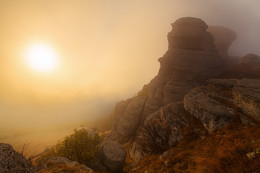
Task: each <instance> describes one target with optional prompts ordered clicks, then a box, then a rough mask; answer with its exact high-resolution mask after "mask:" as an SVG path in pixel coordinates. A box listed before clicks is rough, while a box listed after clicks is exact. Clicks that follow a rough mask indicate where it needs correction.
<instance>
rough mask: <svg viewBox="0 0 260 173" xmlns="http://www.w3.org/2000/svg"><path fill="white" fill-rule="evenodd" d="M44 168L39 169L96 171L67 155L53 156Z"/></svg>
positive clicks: (44, 171)
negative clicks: (68, 157) (66, 156)
mask: <svg viewBox="0 0 260 173" xmlns="http://www.w3.org/2000/svg"><path fill="white" fill-rule="evenodd" d="M44 167H45V168H44V169H41V170H39V173H52V172H55V173H64V172H73V173H94V171H93V170H92V169H90V168H88V167H87V166H85V165H82V164H79V163H78V162H76V161H71V160H69V159H67V158H65V157H52V158H50V159H48V160H47V161H46V162H45V163H44Z"/></svg>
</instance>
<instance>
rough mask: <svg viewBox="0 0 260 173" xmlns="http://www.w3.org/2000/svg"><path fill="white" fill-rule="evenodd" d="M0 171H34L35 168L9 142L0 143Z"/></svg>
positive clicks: (29, 172)
mask: <svg viewBox="0 0 260 173" xmlns="http://www.w3.org/2000/svg"><path fill="white" fill-rule="evenodd" d="M0 172H2V173H9V172H10V173H11V172H13V173H36V170H35V168H34V167H33V165H32V164H31V162H29V161H28V160H27V159H25V158H24V157H23V155H22V154H19V153H17V152H16V151H15V150H14V149H13V147H12V146H11V145H9V144H4V143H0Z"/></svg>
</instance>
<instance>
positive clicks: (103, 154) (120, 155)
mask: <svg viewBox="0 0 260 173" xmlns="http://www.w3.org/2000/svg"><path fill="white" fill-rule="evenodd" d="M125 159H126V150H125V148H124V147H123V146H122V145H121V144H119V143H117V142H114V141H105V142H104V143H103V144H102V146H101V148H100V150H99V153H98V155H97V156H96V157H95V158H94V159H93V160H92V161H91V163H90V167H91V168H93V169H94V170H95V171H100V172H113V173H114V172H115V173H116V172H121V171H122V168H123V166H124V163H125Z"/></svg>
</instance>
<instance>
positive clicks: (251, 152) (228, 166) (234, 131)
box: [130, 125, 260, 173]
mask: <svg viewBox="0 0 260 173" xmlns="http://www.w3.org/2000/svg"><path fill="white" fill-rule="evenodd" d="M259 148H260V126H259V125H256V126H252V127H233V128H231V129H223V130H219V131H218V132H216V133H215V134H212V135H209V136H206V137H203V138H201V139H199V140H194V141H190V142H187V141H182V142H180V143H179V144H178V145H177V146H176V147H174V148H171V149H170V150H168V155H166V156H165V157H161V158H160V155H153V156H149V157H146V158H144V159H142V160H141V161H140V162H139V164H137V165H135V166H134V167H132V168H130V170H131V171H132V172H145V171H147V172H151V173H153V172H154V173H155V172H156V173H159V172H163V173H167V172H202V173H203V172H205V173H206V172H207V173H211V172H212V173H213V172H214V173H215V172H218V173H226V172H229V173H239V172H260V165H259V162H260V153H259V152H258V150H259Z"/></svg>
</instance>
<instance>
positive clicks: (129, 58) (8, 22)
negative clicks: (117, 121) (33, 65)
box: [0, 0, 260, 127]
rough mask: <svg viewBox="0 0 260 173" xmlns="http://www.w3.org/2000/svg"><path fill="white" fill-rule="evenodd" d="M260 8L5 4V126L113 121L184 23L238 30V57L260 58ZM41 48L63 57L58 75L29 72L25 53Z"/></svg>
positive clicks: (243, 2)
mask: <svg viewBox="0 0 260 173" xmlns="http://www.w3.org/2000/svg"><path fill="white" fill-rule="evenodd" d="M259 7H260V2H259V0H228V1H227V0H185V1H184V0H160V1H159V0H0V24H1V27H0V60H1V62H0V126H1V127H5V126H4V125H6V126H7V125H8V126H9V125H13V126H17V125H18V127H19V126H29V125H30V126H31V125H35V126H39V123H41V124H42V125H43V126H44V125H46V124H55V123H57V122H61V123H63V122H67V121H72V120H74V121H78V120H82V119H86V120H88V119H93V118H94V117H96V116H100V115H101V114H109V113H110V108H111V107H112V106H111V105H113V104H114V103H115V101H116V100H118V99H125V98H126V97H128V96H133V95H134V94H135V93H137V91H138V90H140V89H141V88H142V86H143V85H144V84H145V83H148V82H149V81H150V80H151V79H152V78H153V77H154V76H155V75H156V74H157V71H158V68H159V63H158V61H157V59H158V58H159V57H161V56H163V54H164V52H165V51H166V50H167V44H168V43H167V38H166V36H167V33H168V32H169V31H170V30H171V27H170V23H173V22H174V21H175V20H176V19H178V18H179V17H183V16H194V17H199V18H202V19H203V20H205V21H206V22H207V23H208V25H222V26H226V27H229V28H232V29H233V30H234V31H236V32H237V34H238V39H237V41H236V42H235V43H234V45H233V46H232V49H231V54H233V55H240V56H242V55H245V54H247V53H256V54H260V49H259V45H260V44H259V42H260V34H259V31H260V23H259V21H260V10H259ZM37 42H39V43H45V44H48V45H50V46H51V47H52V48H53V49H55V51H56V52H57V53H58V54H59V57H60V64H59V67H58V68H57V69H56V70H55V71H54V72H52V73H47V74H39V73H36V72H34V71H32V70H31V69H29V68H28V67H27V66H26V64H25V61H24V52H25V50H26V49H27V47H28V46H30V45H31V44H34V43H37ZM28 124H29V125H28Z"/></svg>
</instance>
